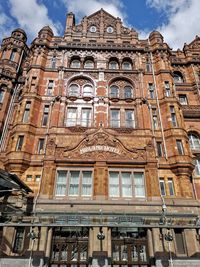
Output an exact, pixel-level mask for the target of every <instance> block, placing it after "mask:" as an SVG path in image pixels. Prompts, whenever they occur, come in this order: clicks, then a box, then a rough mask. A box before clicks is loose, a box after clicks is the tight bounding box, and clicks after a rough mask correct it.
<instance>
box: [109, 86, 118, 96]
mask: <svg viewBox="0 0 200 267" xmlns="http://www.w3.org/2000/svg"><path fill="white" fill-rule="evenodd" d="M110 97H111V98H117V97H119V88H118V87H117V86H116V85H112V86H111V87H110Z"/></svg>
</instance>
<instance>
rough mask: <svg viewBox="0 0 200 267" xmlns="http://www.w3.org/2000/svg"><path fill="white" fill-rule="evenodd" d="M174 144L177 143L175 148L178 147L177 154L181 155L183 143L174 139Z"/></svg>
mask: <svg viewBox="0 0 200 267" xmlns="http://www.w3.org/2000/svg"><path fill="white" fill-rule="evenodd" d="M176 145H177V149H178V154H179V155H183V154H184V150H183V144H182V141H181V140H176Z"/></svg>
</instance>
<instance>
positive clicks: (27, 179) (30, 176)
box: [26, 174, 32, 182]
mask: <svg viewBox="0 0 200 267" xmlns="http://www.w3.org/2000/svg"><path fill="white" fill-rule="evenodd" d="M26 181H27V182H31V181H32V175H29V174H28V175H26Z"/></svg>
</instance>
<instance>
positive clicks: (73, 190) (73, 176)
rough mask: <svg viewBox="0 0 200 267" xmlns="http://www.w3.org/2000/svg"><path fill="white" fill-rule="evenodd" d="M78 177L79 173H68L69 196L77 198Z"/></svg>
mask: <svg viewBox="0 0 200 267" xmlns="http://www.w3.org/2000/svg"><path fill="white" fill-rule="evenodd" d="M79 175H80V171H70V172H69V181H70V182H69V195H70V196H78V195H79V192H78V191H79V190H78V189H79Z"/></svg>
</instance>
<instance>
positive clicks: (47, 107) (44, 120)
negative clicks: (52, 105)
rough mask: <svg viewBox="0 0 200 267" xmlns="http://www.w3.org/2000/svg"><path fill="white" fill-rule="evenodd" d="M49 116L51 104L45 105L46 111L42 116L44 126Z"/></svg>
mask: <svg viewBox="0 0 200 267" xmlns="http://www.w3.org/2000/svg"><path fill="white" fill-rule="evenodd" d="M48 117H49V105H45V106H44V113H43V118H42V126H47V124H48Z"/></svg>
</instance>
